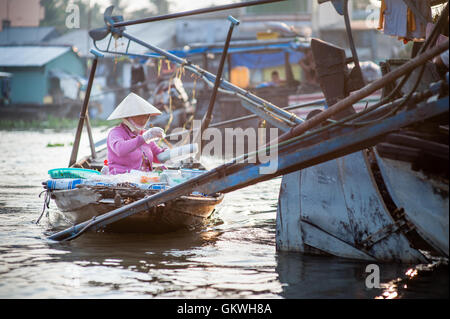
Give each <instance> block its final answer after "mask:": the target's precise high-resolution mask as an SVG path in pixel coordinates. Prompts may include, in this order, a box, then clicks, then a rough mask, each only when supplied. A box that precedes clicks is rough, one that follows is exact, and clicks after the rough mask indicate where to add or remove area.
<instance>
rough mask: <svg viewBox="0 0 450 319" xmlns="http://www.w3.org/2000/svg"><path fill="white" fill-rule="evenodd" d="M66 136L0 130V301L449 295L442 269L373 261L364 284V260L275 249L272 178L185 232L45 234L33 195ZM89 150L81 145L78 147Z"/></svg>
mask: <svg viewBox="0 0 450 319" xmlns="http://www.w3.org/2000/svg"><path fill="white" fill-rule="evenodd" d="M102 134H103V135H104V134H105V133H102V132H100V130H99V129H96V130H94V136H95V137H96V138H97V139H100V138H101V137H103V136H102ZM73 135H74V132H73V131H64V132H53V131H45V132H21V131H20V132H18V131H15V132H9V131H8V132H6V131H0V154H1V155H0V298H151V297H158V298H374V297H376V296H379V295H382V294H383V293H385V296H394V297H395V296H397V297H399V298H408V297H410V298H448V270H447V268H446V267H440V268H438V269H437V270H435V271H432V272H431V273H427V275H426V276H425V275H421V274H419V275H417V276H415V277H414V278H413V279H408V278H409V277H408V276H407V275H405V273H406V271H407V270H408V269H410V268H411V267H412V266H413V265H395V264H394V265H392V264H386V265H384V264H381V265H380V274H381V282H382V283H385V285H382V288H381V289H368V288H366V286H365V278H366V276H367V274H366V273H365V267H366V266H367V264H366V263H363V262H354V261H348V260H343V259H338V258H329V257H314V256H302V255H299V254H296V253H278V252H277V251H276V249H275V217H276V205H277V197H278V189H279V185H280V181H281V180H280V179H275V180H272V181H268V182H265V183H261V184H258V185H255V186H251V187H248V188H246V189H244V190H242V191H236V192H233V193H230V194H227V195H226V196H225V199H224V201H223V203H222V204H221V205H220V207H218V210H217V212H216V213H215V214H214V216H213V218H212V220H211V222H210V223H209V224H208V225H206V226H205V227H204V228H201V229H198V230H195V231H193V232H188V231H182V232H176V233H170V234H165V235H158V236H152V235H143V234H138V235H136V234H135V235H124V234H121V235H115V234H107V233H89V234H87V235H83V236H82V237H80V238H78V239H76V240H74V241H72V242H69V243H57V242H52V241H49V240H48V239H46V234H48V232H49V231H51V230H52V226H51V225H50V224H49V223H48V221H47V219H45V218H44V219H43V221H42V222H41V224H40V225H36V224H35V223H34V222H35V221H36V219H37V218H38V216H39V214H40V212H41V210H42V204H43V198H39V197H38V195H39V193H40V192H41V191H42V188H41V182H42V181H44V180H46V179H47V171H48V170H49V169H52V168H57V167H65V166H67V163H68V160H69V156H70V152H71V146H70V145H69V143H70V142H71V141H72V139H73ZM85 139H86V138H85V136H83V143H86V141H85ZM48 143H64V144H65V146H64V147H46V146H47V144H48ZM88 153H89V148H88V147H87V145H86V144H83V145H82V147H81V149H80V154H82V155H84V154H88ZM50 210H51V211H53V210H56V208H55V204H54V203H51V204H50ZM397 278H400V279H402V281H400V282H397V283H394V282H393V281H394V280H396V279H397Z"/></svg>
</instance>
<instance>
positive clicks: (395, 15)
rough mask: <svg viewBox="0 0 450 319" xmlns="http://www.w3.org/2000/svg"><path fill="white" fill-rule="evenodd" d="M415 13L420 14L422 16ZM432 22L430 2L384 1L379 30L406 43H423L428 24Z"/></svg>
mask: <svg viewBox="0 0 450 319" xmlns="http://www.w3.org/2000/svg"><path fill="white" fill-rule="evenodd" d="M407 2H408V3H411V5H413V6H414V7H415V10H412V9H411V8H410V7H408V5H407ZM414 12H418V13H419V15H420V16H418V15H416V14H414ZM423 18H424V19H423ZM430 20H431V6H430V3H429V1H428V0H425V1H424V0H410V1H404V0H382V1H381V8H380V19H379V22H378V29H379V30H383V32H384V33H385V34H387V35H391V36H396V37H398V38H399V39H400V40H403V41H404V42H405V43H406V42H408V41H423V39H424V38H425V32H426V26H427V22H428V21H430Z"/></svg>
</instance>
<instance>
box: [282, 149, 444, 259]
mask: <svg viewBox="0 0 450 319" xmlns="http://www.w3.org/2000/svg"><path fill="white" fill-rule="evenodd" d="M371 152H372V153H371ZM373 152H375V151H374V150H371V151H368V152H366V151H361V152H357V153H353V154H350V155H347V156H344V157H341V158H338V159H336V160H331V161H328V162H325V163H322V164H319V165H316V166H313V167H310V168H307V169H304V170H302V171H298V172H294V173H291V174H288V175H285V176H284V177H283V180H282V185H281V189H280V197H279V203H278V210H277V238H276V243H277V249H278V250H281V251H298V252H302V253H313V254H326V255H333V256H338V257H343V258H351V259H359V260H367V261H386V262H405V263H412V262H423V261H425V257H424V255H423V254H422V253H421V252H420V251H419V249H420V248H422V249H423V248H424V247H423V246H420V245H417V243H418V242H420V241H421V240H422V239H425V241H427V243H428V244H430V246H431V247H432V248H436V249H434V250H435V252H436V251H437V252H438V253H439V254H441V255H444V256H448V185H447V192H445V190H443V191H441V192H440V193H439V194H438V192H436V191H435V192H433V191H432V189H433V187H435V186H433V185H432V181H425V180H424V179H422V180H420V181H417V177H414V174H415V173H414V172H412V171H411V169H410V168H408V164H409V163H405V162H397V163H395V164H396V165H397V168H396V170H397V172H396V173H395V174H394V173H392V170H395V168H394V167H395V166H392V165H393V163H392V162H389V163H388V164H386V163H385V160H384V159H382V158H380V157H379V156H376V157H375V156H373V155H374V153H373ZM374 158H376V163H374V162H373V159H374ZM374 165H375V166H376V167H379V170H380V171H382V176H381V177H382V178H383V179H384V180H387V183H386V184H387V189H381V186H380V181H379V180H377V179H378V178H380V176H377V174H376V172H374V170H375V167H374ZM388 165H389V166H388ZM399 166H401V167H402V170H400V169H399ZM386 191H388V192H389V194H386ZM386 196H391V197H392V199H393V200H394V202H393V203H391V202H389V201H388V200H387V199H386ZM419 216H420V217H419ZM413 235H414V236H413ZM414 238H415V239H414ZM413 239H414V240H413Z"/></svg>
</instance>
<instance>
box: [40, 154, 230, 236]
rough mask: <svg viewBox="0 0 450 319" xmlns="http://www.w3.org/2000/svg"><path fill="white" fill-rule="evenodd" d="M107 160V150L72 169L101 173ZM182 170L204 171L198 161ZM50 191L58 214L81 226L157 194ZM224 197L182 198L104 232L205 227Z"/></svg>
mask: <svg viewBox="0 0 450 319" xmlns="http://www.w3.org/2000/svg"><path fill="white" fill-rule="evenodd" d="M105 158H106V148H104V149H102V150H100V151H98V152H97V153H96V156H95V158H93V157H92V156H86V157H84V158H82V159H81V160H80V161H78V162H77V163H76V164H74V165H73V167H75V168H88V169H96V170H100V169H101V167H102V165H103V160H104V159H105ZM183 167H184V168H197V169H201V168H203V167H202V165H201V164H200V163H199V162H194V161H190V162H185V163H183ZM49 192H50V198H51V199H53V200H54V201H55V204H56V206H57V207H58V210H59V213H61V214H63V216H64V217H65V219H66V220H67V221H70V222H71V223H73V224H79V223H81V222H84V221H87V220H89V219H92V218H93V217H95V216H99V215H102V214H104V213H107V212H109V211H112V210H114V209H116V208H119V207H121V206H123V205H126V204H129V203H131V202H134V201H136V200H139V199H141V198H144V197H145V196H149V195H153V194H155V193H156V192H158V191H157V190H142V189H139V188H137V187H135V186H134V187H133V185H131V184H125V185H121V184H119V185H118V186H115V187H108V186H88V185H77V187H76V188H75V189H69V190H51V191H49ZM223 197H224V195H223V194H213V195H211V196H203V195H189V196H181V197H179V198H177V199H175V200H172V201H169V202H166V203H164V204H161V205H158V206H155V207H150V208H149V209H148V210H147V211H144V212H140V213H137V214H134V215H132V216H129V217H128V218H125V219H123V220H120V221H117V222H115V223H112V224H110V225H108V226H107V227H106V228H105V231H112V232H128V233H133V232H134V233H165V232H171V231H176V230H179V229H190V228H192V227H196V226H199V225H202V224H203V223H204V222H205V221H206V220H207V219H208V217H209V216H210V215H211V214H212V213H213V211H214V209H215V207H216V206H217V205H218V204H220V203H221V202H222V200H223Z"/></svg>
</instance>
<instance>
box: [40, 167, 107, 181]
mask: <svg viewBox="0 0 450 319" xmlns="http://www.w3.org/2000/svg"><path fill="white" fill-rule="evenodd" d="M48 174H49V175H50V177H51V178H54V179H58V178H89V177H90V176H92V175H99V174H100V172H99V171H96V170H94V169H85V168H54V169H51V170H49V171H48Z"/></svg>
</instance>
